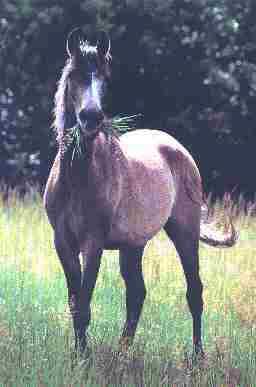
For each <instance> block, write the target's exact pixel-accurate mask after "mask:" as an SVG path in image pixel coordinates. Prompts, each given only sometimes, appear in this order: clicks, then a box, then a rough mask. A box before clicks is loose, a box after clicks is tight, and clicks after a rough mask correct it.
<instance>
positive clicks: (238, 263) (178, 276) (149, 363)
mask: <svg viewBox="0 0 256 387" xmlns="http://www.w3.org/2000/svg"><path fill="white" fill-rule="evenodd" d="M240 206H241V208H242V210H241V211H240V212H239V211H238V209H237V208H234V207H232V211H233V212H231V215H232V216H233V217H234V220H235V224H236V227H237V229H239V240H238V242H237V245H236V246H234V247H233V248H231V249H216V248H212V247H207V246H205V245H203V244H201V245H200V272H201V276H202V281H203V283H204V317H203V337H204V343H205V351H206V359H205V361H204V362H201V363H199V364H197V365H196V366H195V365H193V364H192V357H191V351H192V345H191V337H192V318H191V315H190V312H189V310H188V306H187V302H186V282H185V279H184V275H183V271H182V267H181V264H180V262H179V257H178V255H177V253H176V251H175V249H174V246H173V244H172V243H171V242H170V241H169V240H168V239H167V238H166V236H165V234H164V232H160V233H159V234H158V235H157V236H156V238H154V239H153V240H152V241H150V242H149V244H148V246H147V248H146V250H145V256H144V258H143V270H144V274H145V283H146V287H147V298H146V302H145V306H144V309H143V313H142V316H141V319H140V323H139V326H138V330H137V334H136V338H135V342H134V345H133V346H132V348H131V349H130V350H129V351H128V352H127V353H123V354H120V355H118V354H117V349H118V338H119V336H120V333H121V331H122V326H123V323H124V319H125V289H124V284H123V281H122V279H121V276H120V273H119V265H118V253H117V252H113V251H109V252H106V253H104V256H103V260H102V266H101V269H100V274H99V277H98V280H97V284H96V289H95V292H94V295H93V301H92V321H91V324H90V328H89V335H90V339H89V342H90V345H91V349H92V354H91V356H90V358H89V359H88V360H84V361H81V362H78V364H77V365H76V366H75V368H73V369H72V367H71V365H72V364H71V354H72V350H73V348H74V339H73V328H72V322H71V318H70V314H69V310H68V306H67V289H66V283H65V278H64V275H63V272H62V269H61V266H60V263H59V261H58V258H57V256H56V253H55V250H54V247H53V239H52V237H53V235H52V230H51V227H50V226H49V224H48V221H47V218H46V215H45V212H44V209H43V206H42V201H41V198H40V196H39V195H37V194H36V193H33V194H32V196H31V195H29V196H27V197H25V199H24V200H23V201H21V200H20V199H19V198H18V197H17V196H16V195H15V193H14V194H13V196H11V197H10V198H9V200H8V202H7V203H6V202H4V201H3V200H2V201H1V199H0V231H1V244H0V263H1V269H2V270H1V271H0V283H1V287H0V320H1V321H0V385H1V383H2V385H4V386H16V385H17V386H28V385H29V386H51V387H53V386H72V387H73V386H82V385H84V386H90V387H91V386H107V385H109V386H124V385H126V386H138V385H140V386H158V385H159V386H160V385H161V386H171V385H187V386H190V385H191V386H206V385H210V386H221V385H223V386H228V385H234V386H236V385H241V386H245V385H252V386H253V385H254V382H255V380H256V364H255V363H256V349H255V348H256V331H255V329H256V327H255V319H256V315H255V296H256V294H255V279H256V269H255V267H256V266H255V255H256V254H255V253H256V247H255V242H254V236H255V233H256V222H255V219H254V217H253V210H252V206H253V205H251V207H250V209H251V211H249V210H248V208H247V207H248V206H247V207H246V206H245V203H243V202H242V201H241V202H240ZM214 211H216V213H219V212H221V211H223V204H222V203H221V202H219V203H217V204H216V207H215V209H214Z"/></svg>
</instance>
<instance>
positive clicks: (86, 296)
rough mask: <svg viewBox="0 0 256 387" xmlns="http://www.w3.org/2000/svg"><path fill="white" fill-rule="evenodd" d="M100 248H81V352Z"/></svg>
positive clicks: (97, 269) (98, 266)
mask: <svg viewBox="0 0 256 387" xmlns="http://www.w3.org/2000/svg"><path fill="white" fill-rule="evenodd" d="M102 251H103V250H102V248H101V247H96V246H94V247H93V245H92V244H90V246H86V247H83V248H82V249H81V252H82V255H83V274H82V285H81V296H80V303H81V315H80V323H81V326H80V333H79V340H80V349H81V350H82V351H83V350H84V349H85V347H86V331H87V328H88V325H89V323H90V319H91V309H90V303H91V299H92V294H93V290H94V287H95V284H96V280H97V276H98V272H99V268H100V262H101V256H102Z"/></svg>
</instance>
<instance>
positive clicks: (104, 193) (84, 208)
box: [44, 28, 237, 354]
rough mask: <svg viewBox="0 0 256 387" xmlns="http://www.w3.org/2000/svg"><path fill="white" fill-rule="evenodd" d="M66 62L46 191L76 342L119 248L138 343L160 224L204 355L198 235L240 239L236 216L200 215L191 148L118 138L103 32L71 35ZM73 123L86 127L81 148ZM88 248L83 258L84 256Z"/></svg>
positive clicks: (168, 139) (158, 136)
mask: <svg viewBox="0 0 256 387" xmlns="http://www.w3.org/2000/svg"><path fill="white" fill-rule="evenodd" d="M66 49H67V61H66V64H65V66H64V68H63V71H62V74H61V77H60V80H59V83H58V87H57V91H56V94H55V108H54V123H53V126H54V128H55V132H56V137H57V142H58V152H57V155H56V158H55V160H54V163H53V166H52V168H51V171H50V175H49V178H48V181H47V184H46V189H45V193H44V206H45V209H46V212H47V216H48V219H49V222H50V224H51V225H52V228H53V231H54V244H55V249H56V252H57V255H58V257H59V260H60V262H61V265H62V267H63V271H64V274H65V277H66V283H67V289H68V302H69V308H70V313H71V316H72V320H73V328H74V335H75V350H76V351H79V352H80V351H81V352H83V351H85V349H86V348H87V347H88V336H87V328H88V325H89V322H90V318H91V313H90V303H91V300H92V295H93V290H94V287H95V283H96V279H97V274H98V272H99V268H100V263H101V256H102V253H103V251H104V250H108V249H111V250H119V263H120V272H121V276H122V278H123V281H124V284H125V287H126V321H125V324H124V327H123V331H122V334H121V337H120V346H121V347H122V348H124V347H125V348H127V347H128V346H129V345H131V344H132V342H133V338H134V336H135V331H136V328H137V325H138V321H139V318H140V315H141V312H142V307H143V303H144V300H145V297H146V288H145V284H144V279H143V271H142V257H143V251H144V248H145V246H146V244H147V242H148V241H149V240H150V239H151V238H152V237H153V236H154V235H156V234H157V233H158V232H159V231H160V230H161V229H162V228H163V229H164V230H165V232H166V234H167V236H168V237H169V238H170V240H171V241H172V242H173V243H174V246H175V248H176V250H177V252H178V255H179V257H180V261H181V264H182V267H183V271H184V274H185V278H186V283H187V292H186V298H187V302H188V306H189V310H190V313H191V315H192V319H193V351H194V352H195V353H196V354H200V353H202V354H203V353H204V352H203V345H202V338H201V318H202V312H203V298H202V291H203V285H202V282H201V279H200V274H199V255H198V248H199V240H202V241H203V242H206V243H207V244H209V245H212V246H223V247H225V246H233V245H234V244H235V242H236V239H237V234H236V231H235V229H234V226H233V224H232V222H231V220H230V221H229V226H228V227H227V229H225V230H223V231H222V232H219V231H218V230H217V229H216V227H215V226H214V223H213V222H210V221H209V222H207V221H206V220H204V217H203V215H202V214H203V210H204V207H205V206H204V200H203V190H202V181H201V177H200V174H199V170H198V168H197V166H196V163H195V161H194V160H193V158H192V156H191V155H190V153H189V152H188V151H187V150H186V149H185V148H184V147H183V146H182V145H181V144H180V143H179V142H178V141H177V140H175V139H174V138H173V137H172V136H171V135H169V134H167V133H166V132H163V131H160V130H153V129H137V130H133V131H128V132H127V133H125V134H123V135H121V136H117V135H116V133H115V132H114V131H113V130H106V128H108V127H109V125H108V123H109V119H108V118H107V117H106V116H105V114H104V112H103V108H102V102H103V96H104V93H103V91H104V85H105V84H106V81H107V80H108V79H109V77H110V67H111V52H110V50H111V46H110V40H109V37H108V35H107V34H106V33H104V32H101V33H100V34H99V35H98V39H97V40H94V41H93V42H92V41H91V40H89V39H88V38H87V36H86V35H85V34H84V32H83V31H82V29H81V28H77V29H75V30H73V31H71V33H70V34H69V35H68V38H67V42H66ZM72 128H73V129H74V128H75V129H76V130H77V133H78V134H79V144H80V146H81V148H80V151H81V149H82V152H80V153H79V152H77V149H76V146H75V145H74V136H73V137H72V133H74V130H73V131H72ZM80 254H81V256H82V261H81V265H80V260H79V255H80Z"/></svg>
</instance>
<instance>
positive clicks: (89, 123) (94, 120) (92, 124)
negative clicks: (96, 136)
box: [79, 109, 104, 132]
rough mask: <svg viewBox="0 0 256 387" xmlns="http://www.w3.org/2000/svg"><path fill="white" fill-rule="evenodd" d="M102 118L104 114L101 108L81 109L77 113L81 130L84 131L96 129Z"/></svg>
mask: <svg viewBox="0 0 256 387" xmlns="http://www.w3.org/2000/svg"><path fill="white" fill-rule="evenodd" d="M103 119H104V114H103V112H102V111H101V110H86V109H83V110H81V111H80V113H79V123H80V127H81V129H82V130H84V131H86V132H90V131H94V130H95V129H97V128H98V127H99V126H100V124H101V123H102V121H103Z"/></svg>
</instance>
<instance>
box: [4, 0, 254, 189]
mask: <svg viewBox="0 0 256 387" xmlns="http://www.w3.org/2000/svg"><path fill="white" fill-rule="evenodd" d="M255 15H256V4H255V2H254V1H253V0H243V1H242V0H196V1H191V0H160V1H159V0H122V1H117V0H104V1H103V0H87V1H86V0H75V1H73V2H67V1H66V2H65V1H56V0H53V1H49V0H46V1H44V2H40V1H37V0H10V1H8V2H3V4H2V5H1V17H0V34H1V42H0V51H1V55H0V73H1V82H0V110H1V115H0V133H1V139H2V141H1V143H0V155H1V156H0V165H1V167H0V176H1V177H4V178H7V179H9V180H11V181H12V182H14V184H15V182H16V181H20V179H21V178H22V177H23V178H25V179H29V178H30V179H33V178H39V177H40V179H41V181H44V180H45V177H46V175H47V173H48V170H49V165H50V162H51V160H52V157H53V155H54V152H55V141H54V139H53V137H52V134H51V129H50V126H51V111H52V108H53V95H54V92H55V88H56V81H57V79H58V78H59V75H60V71H61V68H62V67H63V65H64V61H65V55H66V54H65V38H66V36H67V34H68V32H69V31H70V30H71V29H72V28H73V27H74V26H78V25H85V26H86V28H87V29H88V31H89V30H90V29H91V28H92V27H95V28H102V29H105V30H107V31H108V32H109V33H110V35H111V38H112V51H113V74H112V82H111V88H110V92H109V94H108V97H107V100H106V106H107V111H108V114H109V115H110V116H111V115H117V114H120V113H122V114H128V115H129V114H133V113H134V112H141V113H143V117H144V119H143V120H142V125H143V126H150V127H158V128H162V129H164V130H167V131H169V132H170V133H172V134H174V135H175V136H176V137H177V138H178V139H180V140H181V141H182V142H183V143H184V144H185V145H186V146H187V147H188V148H189V149H190V150H191V151H192V153H193V155H194V156H195V158H196V160H197V161H198V162H199V167H200V170H201V171H202V174H203V177H204V179H205V182H206V186H207V187H208V188H211V187H212V188H214V189H215V190H217V191H222V190H224V189H232V188H234V187H236V186H239V187H240V188H239V189H240V190H244V191H247V192H254V191H255V190H256V182H255V179H252V178H251V166H252V165H253V163H255V145H254V144H255V128H254V122H255V118H256V117H255V114H256V113H255V109H254V105H255V97H256V43H255V34H256V29H255Z"/></svg>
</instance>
